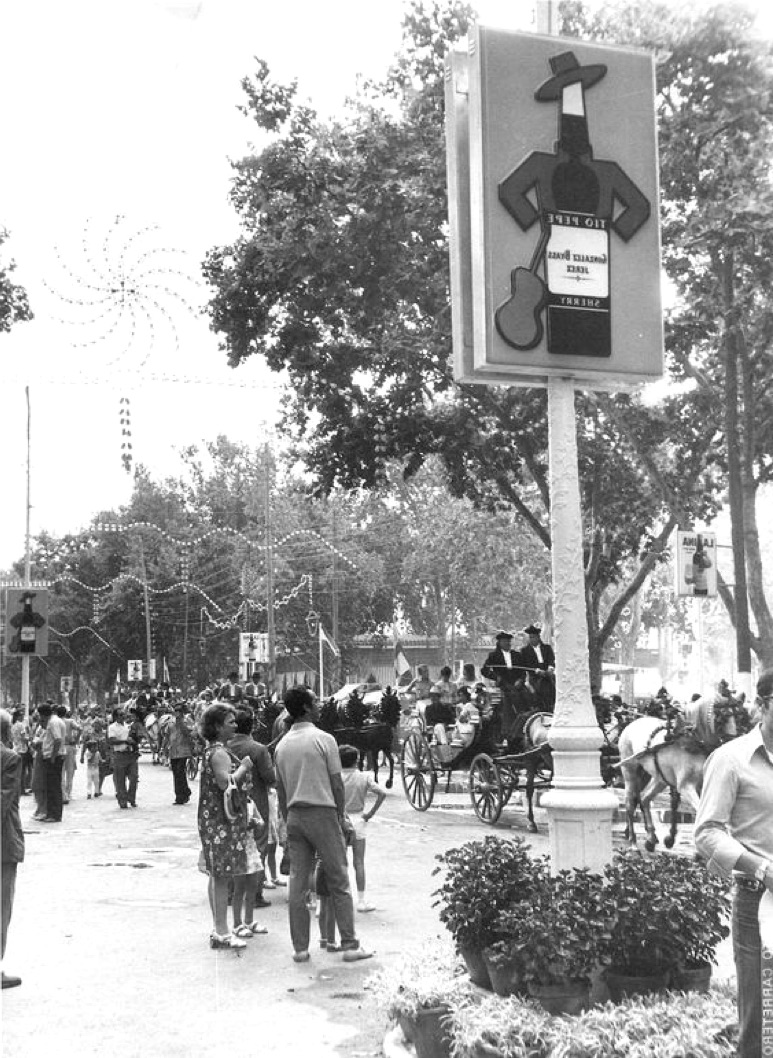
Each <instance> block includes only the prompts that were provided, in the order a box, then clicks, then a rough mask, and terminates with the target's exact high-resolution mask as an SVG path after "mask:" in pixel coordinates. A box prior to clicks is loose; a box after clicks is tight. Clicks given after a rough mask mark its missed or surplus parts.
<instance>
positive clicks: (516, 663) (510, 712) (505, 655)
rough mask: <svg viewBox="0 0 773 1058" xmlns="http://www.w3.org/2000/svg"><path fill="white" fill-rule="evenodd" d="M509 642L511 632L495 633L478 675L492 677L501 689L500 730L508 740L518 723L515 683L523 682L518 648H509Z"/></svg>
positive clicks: (518, 697) (511, 637) (518, 702)
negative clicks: (494, 643) (491, 646)
mask: <svg viewBox="0 0 773 1058" xmlns="http://www.w3.org/2000/svg"><path fill="white" fill-rule="evenodd" d="M512 643H513V633H512V632H505V631H502V632H497V636H496V647H495V648H494V649H493V650H492V651H491V653H490V654H489V656H488V657H487V658H486V660H485V661H484V662H483V664H482V665H481V669H480V671H481V675H483V676H484V677H485V678H486V679H487V680H493V681H494V683H496V685H497V687H499V689H500V690H501V692H502V707H501V711H500V721H501V723H500V730H501V735H502V738H503V739H506V740H508V741H511V740H512V739H513V732H517V734H520V730H521V727H522V724H520V723H519V722H518V721H517V717H518V714H519V713H521V712H522V711H523V709H522V708H521V703H520V698H521V695H520V694H519V691H520V687H519V683H522V681H523V673H522V671H521V669H520V664H521V656H520V652H519V651H517V650H512V649H511V647H512ZM515 748H518V747H515Z"/></svg>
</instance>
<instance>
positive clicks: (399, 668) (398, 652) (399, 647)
mask: <svg viewBox="0 0 773 1058" xmlns="http://www.w3.org/2000/svg"><path fill="white" fill-rule="evenodd" d="M393 635H394V640H395V672H396V674H397V682H398V683H407V682H408V680H407V678H406V679H404V677H409V676H410V675H411V664H410V662H409V661H408V658H407V657H406V656H405V650H404V648H403V644H402V640H400V639H398V638H397V631H396V630H395V631H394V632H393Z"/></svg>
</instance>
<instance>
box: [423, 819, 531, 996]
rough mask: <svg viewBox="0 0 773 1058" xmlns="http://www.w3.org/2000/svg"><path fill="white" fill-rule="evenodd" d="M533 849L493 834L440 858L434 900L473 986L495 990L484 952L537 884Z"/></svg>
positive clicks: (520, 841)
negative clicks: (513, 909) (503, 917)
mask: <svg viewBox="0 0 773 1058" xmlns="http://www.w3.org/2000/svg"><path fill="white" fill-rule="evenodd" d="M528 849H529V846H528V845H527V844H526V842H525V841H524V840H523V839H522V838H519V837H515V838H510V839H504V838H498V837H493V836H490V835H489V836H488V837H486V838H484V839H483V840H482V841H468V842H467V843H466V844H464V845H461V846H460V847H459V848H454V849H448V850H447V851H446V852H444V853H442V854H439V855H438V856H436V859H437V860H438V866H437V867H435V869H434V871H433V874H438V873H440V872H442V874H443V882H442V885H441V886H440V888H439V889H437V890H436V891H435V892H434V893H433V896H435V897H436V900H435V902H434V905H433V906H435V907H439V908H440V921H441V922H443V923H444V925H445V926H446V928H447V929H448V930H449V931H450V933H451V936H452V937H453V938H454V941H455V942H456V946H457V948H458V949H459V951H460V953H461V955H462V958H463V959H464V961H465V963H466V964H467V968H468V970H469V973H470V977H471V978H472V980H473V982H474V983H475V984H477V985H480V986H481V987H483V988H491V981H490V979H489V975H488V971H487V969H486V965H485V963H484V961H483V955H482V953H483V949H484V948H486V947H488V945H490V944H492V943H493V941H495V940H496V939H497V934H498V930H499V920H500V917H501V915H502V914H503V912H505V911H507V910H509V909H510V908H511V907H512V905H513V904H515V903H517V902H518V901H519V900H524V899H527V898H528V896H529V894H530V892H531V890H532V887H533V886H534V884H535V871H536V869H535V865H534V861H533V860H532V859H531V857H530V856H529V852H528Z"/></svg>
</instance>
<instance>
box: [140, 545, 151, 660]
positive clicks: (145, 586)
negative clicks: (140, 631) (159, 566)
mask: <svg viewBox="0 0 773 1058" xmlns="http://www.w3.org/2000/svg"><path fill="white" fill-rule="evenodd" d="M140 564H141V566H142V594H143V596H144V599H145V655H146V658H147V662H148V680H150V660H151V657H152V655H153V638H152V636H151V631H150V596H149V594H148V570H147V567H146V565H145V545H144V543H143V541H142V537H140Z"/></svg>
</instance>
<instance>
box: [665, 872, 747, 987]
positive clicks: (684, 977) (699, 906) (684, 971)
mask: <svg viewBox="0 0 773 1058" xmlns="http://www.w3.org/2000/svg"><path fill="white" fill-rule="evenodd" d="M660 866H661V871H662V873H663V875H664V877H665V878H666V879H667V884H668V886H669V888H670V891H671V895H672V898H673V901H674V905H675V907H674V911H673V913H672V915H671V920H670V931H669V950H670V965H671V981H670V985H671V987H672V988H675V989H678V990H679V991H682V992H688V991H700V992H707V991H708V989H709V984H710V982H711V968H712V964H716V961H717V948H718V946H719V944H720V942H721V941H723V940H724V939H725V938H726V937H727V936H729V934H730V926H729V924H728V920H729V917H730V891H729V887H728V885H727V883H726V882H724V881H722V880H720V879H719V878H716V877H715V876H713V875H711V874H709V872H708V869H707V868H706V866H705V864H703V863H702V862H701V861H699V860H695V859H687V858H685V857H683V856H676V855H666V854H664V855H662V856H661V857H660Z"/></svg>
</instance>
